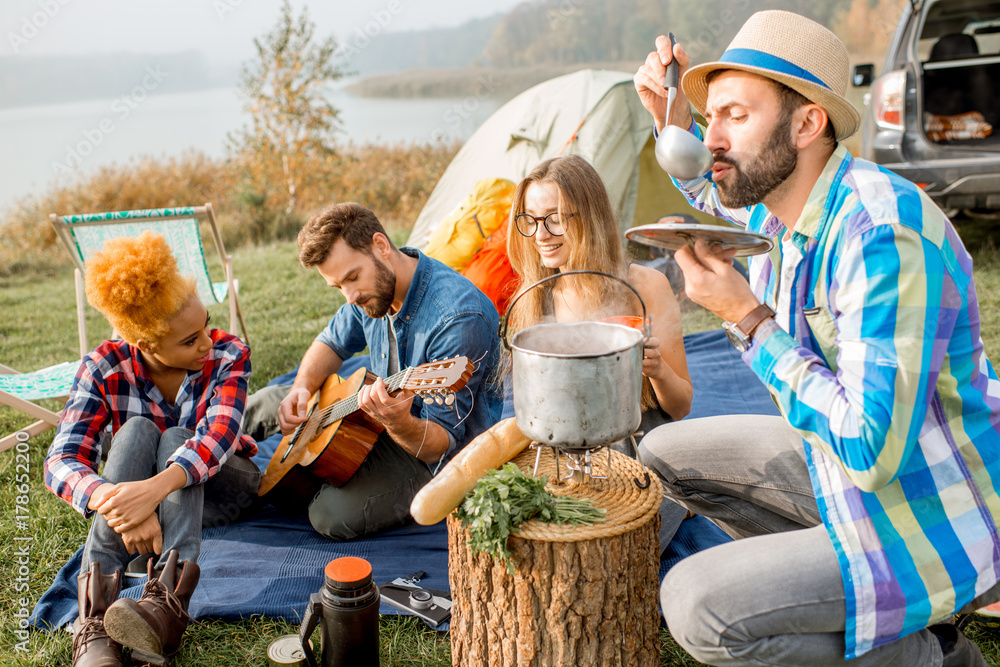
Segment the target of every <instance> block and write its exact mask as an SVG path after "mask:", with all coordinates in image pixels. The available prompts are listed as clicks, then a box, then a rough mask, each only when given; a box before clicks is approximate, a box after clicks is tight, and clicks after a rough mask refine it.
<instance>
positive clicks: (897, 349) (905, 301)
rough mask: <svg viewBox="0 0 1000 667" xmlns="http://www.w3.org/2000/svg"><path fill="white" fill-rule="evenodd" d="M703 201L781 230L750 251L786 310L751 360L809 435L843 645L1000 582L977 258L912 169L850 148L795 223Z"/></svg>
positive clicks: (855, 648)
mask: <svg viewBox="0 0 1000 667" xmlns="http://www.w3.org/2000/svg"><path fill="white" fill-rule="evenodd" d="M678 187H680V189H681V191H682V192H684V193H685V195H687V197H688V198H689V199H690V200H691V201H692V203H693V205H694V206H695V207H696V208H699V209H701V210H703V211H706V212H708V213H711V214H712V215H715V216H718V217H720V218H725V219H727V220H730V221H732V222H734V223H736V224H739V225H742V226H746V227H747V228H748V229H750V230H751V231H755V232H759V233H762V234H766V235H767V236H770V237H771V238H774V239H775V240H776V241H777V242H778V244H777V247H776V248H775V250H773V251H772V252H771V253H770V254H769V255H760V256H757V257H753V258H751V259H750V262H749V265H750V284H751V286H752V288H753V290H754V293H755V294H756V295H757V297H758V299H760V300H761V301H762V302H766V303H768V304H769V305H770V306H771V307H772V308H774V310H775V311H776V313H777V318H776V320H773V321H770V320H769V321H767V322H766V323H765V324H764V325H762V327H761V328H760V329H758V330H757V333H756V335H755V336H754V340H753V345H752V347H751V349H750V350H748V351H747V352H746V353H745V354H744V361H746V362H747V363H748V364H749V366H750V367H751V368H752V369H753V370H754V372H755V373H756V374H757V375H758V376H759V377H760V378H761V380H762V381H763V382H764V383H765V384H766V385H767V387H768V389H769V391H770V392H771V395H772V396H773V397H774V398H775V400H776V402H777V403H778V404H779V407H780V408H781V411H782V413H783V414H784V416H785V418H786V419H787V420H788V422H789V423H790V424H791V425H792V426H793V427H794V428H795V429H796V430H797V431H798V432H799V433H801V434H802V438H803V440H804V443H805V451H806V458H807V461H808V465H809V474H810V477H811V479H812V485H813V489H814V492H815V495H816V500H817V503H818V505H819V511H820V514H821V516H822V517H823V522H824V524H825V525H826V528H827V531H828V533H829V535H830V539H831V540H832V542H833V546H834V548H835V550H836V552H837V557H838V559H839V561H840V566H841V572H842V576H843V580H844V589H845V593H846V598H847V627H846V637H845V639H846V652H845V658H848V659H850V658H854V657H856V656H858V655H861V654H863V653H865V652H866V651H868V650H870V649H871V648H873V647H875V646H879V645H882V644H885V643H888V642H891V641H894V640H896V639H898V638H900V637H903V636H905V635H907V634H910V633H912V632H916V631H918V630H920V629H922V628H924V627H926V626H927V625H929V624H931V623H934V622H937V621H940V620H942V619H945V618H946V617H948V616H949V615H951V614H952V613H954V612H955V611H956V610H957V609H959V608H961V607H962V606H964V605H965V604H967V603H968V602H970V601H971V600H972V599H973V598H974V597H975V596H977V595H979V594H981V593H983V592H985V591H986V590H988V589H990V588H991V587H993V585H994V584H996V583H997V581H998V579H1000V538H998V535H997V518H998V517H1000V498H998V496H997V492H996V490H995V489H994V481H993V480H1000V382H998V380H997V375H996V373H995V371H994V369H993V366H992V365H991V364H990V361H989V360H988V359H987V358H986V353H985V352H984V350H983V341H982V338H981V337H980V331H979V324H980V321H979V307H978V301H977V299H976V288H975V284H974V283H973V280H972V260H971V258H970V257H969V254H968V252H966V250H965V248H964V246H963V245H962V242H961V240H960V239H959V237H958V235H957V234H956V232H955V229H954V227H953V226H952V225H951V223H950V222H949V221H948V219H947V218H946V217H945V216H944V214H943V213H942V212H941V211H940V209H938V208H937V206H935V205H934V203H932V202H931V200H930V199H929V198H928V197H927V196H926V195H925V194H924V193H923V192H921V191H920V190H919V189H918V188H917V187H916V186H914V185H913V184H912V183H910V182H908V181H906V180H904V179H902V178H900V177H899V176H896V175H895V174H892V173H891V172H889V171H887V170H885V169H882V168H880V167H878V166H876V165H873V164H871V163H870V162H865V161H863V160H855V159H853V158H852V157H851V155H850V154H849V153H848V152H847V151H846V150H845V149H844V148H843V147H840V148H838V149H837V150H836V152H834V154H833V156H832V157H831V158H830V160H829V162H828V163H827V165H826V167H825V169H824V171H823V172H822V175H821V176H820V178H819V180H818V182H817V183H816V185H815V186H814V188H813V190H812V192H811V193H810V195H809V199H808V202H807V203H806V206H805V208H804V209H803V211H802V214H801V216H800V217H799V219H798V220H797V221H796V223H795V231H794V232H793V233H791V234H790V235H789V236H788V237H787V238H783V237H784V235H785V231H786V230H785V227H784V225H783V224H782V223H781V222H780V221H779V220H778V219H777V218H775V217H774V216H773V215H771V214H770V212H769V211H768V210H767V209H766V208H765V207H764V206H763V205H757V206H755V207H749V208H746V209H738V210H732V209H724V208H722V206H721V204H719V201H718V197H717V193H716V189H715V187H714V184H713V183H712V182H711V181H710V180H707V179H696V180H693V181H687V182H683V183H678Z"/></svg>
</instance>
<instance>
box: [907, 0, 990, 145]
mask: <svg viewBox="0 0 1000 667" xmlns="http://www.w3.org/2000/svg"><path fill="white" fill-rule="evenodd" d="M916 47H917V56H918V59H919V61H920V62H921V64H922V70H923V76H922V80H921V85H920V86H919V88H918V90H919V91H920V94H921V95H922V100H921V102H922V104H921V108H922V111H921V121H922V129H923V131H924V135H925V136H926V138H927V140H928V141H930V142H932V143H933V144H935V145H937V146H938V147H939V148H945V147H947V148H954V149H956V150H962V149H965V150H975V151H983V150H985V151H990V152H995V151H1000V86H998V85H997V82H998V81H1000V0H938V1H937V2H933V1H932V2H928V3H926V4H925V7H924V16H923V22H922V25H921V28H920V38H919V40H918V41H917V44H916Z"/></svg>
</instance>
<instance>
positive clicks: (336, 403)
mask: <svg viewBox="0 0 1000 667" xmlns="http://www.w3.org/2000/svg"><path fill="white" fill-rule="evenodd" d="M472 371H473V366H472V362H470V361H469V360H468V359H467V358H466V357H452V358H450V359H445V360H443V361H432V362H429V363H426V364H421V365H419V366H414V367H411V368H406V369H404V370H402V371H400V372H398V373H396V374H395V375H393V376H391V377H389V378H386V380H385V384H386V387H387V389H388V390H389V392H390V393H392V392H396V391H399V390H402V389H409V390H410V391H412V392H413V393H415V394H417V395H418V396H420V397H421V398H422V399H423V400H425V401H427V400H433V401H435V402H436V403H438V404H439V405H440V404H447V405H451V404H452V403H453V402H454V400H455V392H456V391H459V390H460V389H462V387H464V386H465V385H466V383H468V381H469V378H471V377H472ZM376 377H377V376H376V375H375V374H373V373H371V372H370V371H367V370H366V369H364V368H361V369H358V370H357V371H356V372H355V373H354V374H353V375H351V376H350V377H349V378H347V379H344V378H341V377H340V376H339V375H336V374H334V375H331V376H330V377H329V378H327V379H326V382H324V383H323V386H322V387H320V389H319V391H317V392H316V393H315V394H313V396H312V398H311V399H309V403H308V407H307V410H308V412H307V413H306V414H307V416H306V421H304V422H302V423H301V424H299V426H298V427H297V428H296V429H295V430H294V431H293V432H292V433H290V434H288V435H287V436H285V437H284V438H282V439H281V444H279V445H278V449H277V450H275V452H274V456H272V457H271V462H270V463H268V465H267V470H266V471H265V472H264V476H263V477H262V478H261V481H260V488H259V489H258V491H257V495H258V496H263V495H264V494H266V493H268V492H270V491H272V490H273V489H275V487H279V488H280V490H282V491H285V492H288V493H286V494H285V495H286V496H288V495H289V494H291V496H294V498H292V497H287V498H285V499H284V500H286V501H288V503H291V502H292V501H294V502H302V501H308V500H309V499H310V498H311V496H310V495H309V494H310V493H314V492H315V491H314V489H315V488H316V487H317V486H318V485H319V484H321V483H322V482H326V483H328V484H333V485H334V486H341V485H343V484H344V483H345V482H347V480H349V479H350V478H351V477H352V476H353V475H354V473H355V472H357V470H358V468H360V467H361V464H362V462H364V460H365V458H366V457H367V456H368V452H370V451H371V449H372V447H373V446H374V445H375V441H376V440H377V439H378V436H379V434H381V433H382V431H383V430H385V429H384V428H382V426H381V425H379V424H377V423H375V422H374V421H372V420H371V419H369V418H368V416H367V415H366V414H365V413H364V412H363V411H361V410H360V409H359V407H358V392H359V391H360V390H361V387H362V386H363V385H365V384H371V383H372V382H374V381H375V379H376ZM303 473H308V474H303ZM288 503H286V504H288Z"/></svg>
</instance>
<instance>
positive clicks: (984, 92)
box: [852, 0, 1000, 217]
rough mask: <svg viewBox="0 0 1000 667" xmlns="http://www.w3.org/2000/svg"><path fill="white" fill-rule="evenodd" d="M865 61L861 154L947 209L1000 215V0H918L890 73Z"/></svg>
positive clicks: (907, 11) (900, 33) (860, 73)
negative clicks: (910, 182)
mask: <svg viewBox="0 0 1000 667" xmlns="http://www.w3.org/2000/svg"><path fill="white" fill-rule="evenodd" d="M874 74H875V67H874V65H870V64H869V65H857V66H856V67H855V68H854V72H853V81H852V83H853V85H854V86H856V87H864V86H869V85H870V86H871V90H870V91H869V93H868V94H867V95H866V96H865V106H866V107H867V110H866V113H864V114H863V116H864V119H863V122H862V135H861V141H862V157H864V158H866V159H868V160H871V161H873V162H877V163H878V164H880V165H883V166H885V167H887V168H888V169H891V170H892V171H895V172H896V173H898V174H900V175H901V176H904V177H906V178H907V179H909V180H911V181H913V182H914V183H916V184H917V185H919V186H920V187H921V188H923V189H924V191H926V192H927V194H928V195H930V196H931V197H932V198H933V199H934V201H935V202H937V204H938V205H939V206H940V207H941V208H943V209H944V210H945V211H946V212H947V213H948V214H949V215H954V214H956V213H958V212H960V211H964V212H966V213H967V214H970V215H973V216H988V217H1000V0H924V1H923V2H921V1H920V0H911V1H910V2H909V3H908V4H907V5H906V6H905V8H904V10H903V15H902V18H900V21H899V25H898V27H897V28H896V32H895V34H894V35H893V38H892V42H891V43H890V46H889V50H888V53H887V55H886V59H885V65H884V66H883V69H882V75H881V76H879V77H878V78H877V79H875V80H874V82H873V78H874Z"/></svg>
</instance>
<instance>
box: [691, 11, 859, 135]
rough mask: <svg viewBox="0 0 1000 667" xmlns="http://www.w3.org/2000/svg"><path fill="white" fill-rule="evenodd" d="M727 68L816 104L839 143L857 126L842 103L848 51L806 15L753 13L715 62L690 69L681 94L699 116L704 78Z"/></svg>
mask: <svg viewBox="0 0 1000 667" xmlns="http://www.w3.org/2000/svg"><path fill="white" fill-rule="evenodd" d="M729 69H735V70H741V71H744V72H751V73H753V74H759V75H761V76H764V77H767V78H769V79H773V80H775V81H778V82H780V83H783V84H785V85H786V86H788V87H789V88H792V89H794V90H797V91H798V92H799V93H801V94H802V95H803V96H804V97H805V98H806V99H808V100H809V101H810V102H813V103H815V104H818V105H820V106H821V107H823V109H824V110H825V111H826V113H827V115H828V116H829V117H830V122H832V123H833V129H834V132H835V133H836V135H837V141H841V140H843V139H846V138H847V137H849V136H851V135H852V134H854V133H855V132H856V131H857V129H858V125H859V124H860V123H861V116H860V115H859V114H858V111H857V109H855V108H854V105H852V104H851V103H850V102H848V101H847V100H846V99H845V98H844V91H845V90H847V81H848V70H849V66H848V59H847V49H846V48H845V47H844V44H843V42H841V41H840V40H839V39H838V38H837V36H836V35H834V34H833V33H832V32H830V31H829V30H827V29H826V28H824V27H823V26H821V25H820V24H819V23H816V22H815V21H812V20H810V19H807V18H806V17H804V16H800V15H798V14H793V13H792V12H785V11H781V10H768V11H763V12H757V13H756V14H754V15H752V16H751V17H750V18H749V19H747V22H746V23H745V24H744V25H743V27H742V28H740V31H739V32H738V33H736V37H734V38H733V41H732V42H731V43H730V44H729V48H727V49H726V52H725V53H723V54H722V57H721V58H719V60H718V61H717V62H714V63H705V64H703V65H696V66H695V67H692V68H691V69H689V70H688V71H687V73H686V74H685V75H684V81H683V82H682V85H683V88H684V94H685V95H687V98H688V100H690V101H691V104H693V105H694V107H695V108H696V109H697V110H698V112H699V113H702V114H704V113H705V102H706V100H707V98H708V84H707V83H706V82H705V77H706V76H707V75H708V73H709V72H714V71H716V70H729Z"/></svg>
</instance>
